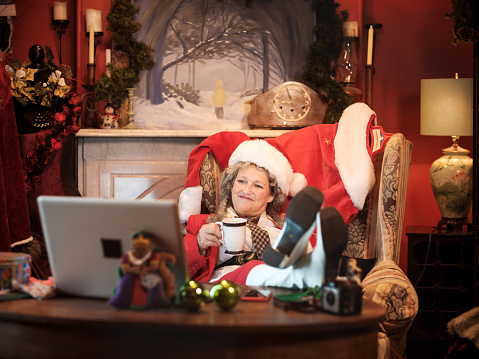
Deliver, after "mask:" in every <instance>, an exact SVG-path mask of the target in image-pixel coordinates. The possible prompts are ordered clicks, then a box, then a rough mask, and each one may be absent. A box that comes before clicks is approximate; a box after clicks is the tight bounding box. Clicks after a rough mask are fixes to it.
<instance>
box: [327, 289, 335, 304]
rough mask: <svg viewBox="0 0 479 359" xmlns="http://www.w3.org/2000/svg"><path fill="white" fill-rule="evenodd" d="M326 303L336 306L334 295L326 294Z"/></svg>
mask: <svg viewBox="0 0 479 359" xmlns="http://www.w3.org/2000/svg"><path fill="white" fill-rule="evenodd" d="M326 301H327V302H328V304H329V305H332V304H334V294H333V293H331V292H329V293H328V294H326Z"/></svg>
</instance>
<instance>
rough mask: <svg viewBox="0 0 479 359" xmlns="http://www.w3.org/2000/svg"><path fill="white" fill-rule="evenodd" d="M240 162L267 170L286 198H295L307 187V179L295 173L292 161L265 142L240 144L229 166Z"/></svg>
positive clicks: (253, 141) (278, 149)
mask: <svg viewBox="0 0 479 359" xmlns="http://www.w3.org/2000/svg"><path fill="white" fill-rule="evenodd" d="M238 162H252V163H254V164H256V165H258V166H260V167H263V168H266V169H267V170H268V171H269V173H271V174H272V175H273V176H274V177H276V180H277V182H278V186H279V187H280V188H281V190H282V191H283V193H284V194H285V195H286V196H291V197H293V196H295V195H296V194H298V192H299V191H301V190H302V189H303V188H304V187H306V186H307V181H306V178H305V177H304V175H303V174H301V173H297V172H296V173H295V172H294V171H293V168H292V166H291V161H290V160H289V159H288V158H287V157H286V155H285V154H284V153H283V152H282V151H281V149H280V148H277V147H274V146H273V145H271V144H270V143H268V142H266V141H264V140H250V141H245V142H242V143H240V144H239V146H238V147H237V148H236V150H235V151H234V152H233V154H232V155H231V157H230V159H229V161H228V166H230V167H231V166H233V165H235V164H236V163H238Z"/></svg>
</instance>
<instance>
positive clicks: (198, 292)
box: [180, 280, 209, 312]
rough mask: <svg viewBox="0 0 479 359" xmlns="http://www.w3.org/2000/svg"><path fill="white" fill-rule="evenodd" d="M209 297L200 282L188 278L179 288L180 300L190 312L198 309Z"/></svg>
mask: <svg viewBox="0 0 479 359" xmlns="http://www.w3.org/2000/svg"><path fill="white" fill-rule="evenodd" d="M208 298H209V293H208V291H207V290H206V289H205V288H203V286H202V285H201V283H197V282H195V281H193V280H190V281H189V282H188V283H186V284H184V285H183V286H182V287H181V288H180V302H181V305H183V306H184V307H185V308H186V309H188V310H189V311H192V312H196V311H198V310H199V309H200V308H201V307H202V306H204V304H205V302H206V301H207V300H208Z"/></svg>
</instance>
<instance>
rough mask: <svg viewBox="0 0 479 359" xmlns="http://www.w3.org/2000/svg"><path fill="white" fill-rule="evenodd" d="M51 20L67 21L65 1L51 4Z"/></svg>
mask: <svg viewBox="0 0 479 359" xmlns="http://www.w3.org/2000/svg"><path fill="white" fill-rule="evenodd" d="M53 20H68V16H67V2H66V1H63V2H60V1H54V2H53Z"/></svg>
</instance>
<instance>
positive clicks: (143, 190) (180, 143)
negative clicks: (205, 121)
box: [76, 129, 289, 200]
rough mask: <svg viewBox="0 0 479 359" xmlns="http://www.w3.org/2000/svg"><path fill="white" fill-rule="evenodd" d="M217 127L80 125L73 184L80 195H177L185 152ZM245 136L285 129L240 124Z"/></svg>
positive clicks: (263, 135) (183, 176)
mask: <svg viewBox="0 0 479 359" xmlns="http://www.w3.org/2000/svg"><path fill="white" fill-rule="evenodd" d="M217 132H218V131H185V130H157V131H153V130H141V129H139V130H123V129H118V130H109V129H81V130H80V131H79V132H78V133H77V134H76V149H77V178H78V189H79V191H80V193H81V194H82V196H83V197H99V198H117V199H119V198H122V199H160V198H167V199H174V200H177V199H178V197H179V195H180V192H181V190H182V189H183V186H184V183H185V180H186V168H187V162H188V156H189V154H190V152H191V150H193V149H194V148H195V147H196V146H197V145H199V144H200V143H201V141H203V140H204V139H205V138H207V137H208V136H211V135H213V134H214V133H217ZM242 132H244V133H245V134H246V135H248V136H249V137H250V138H271V137H277V136H279V135H280V134H282V133H285V132H289V131H288V130H244V131H242Z"/></svg>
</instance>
